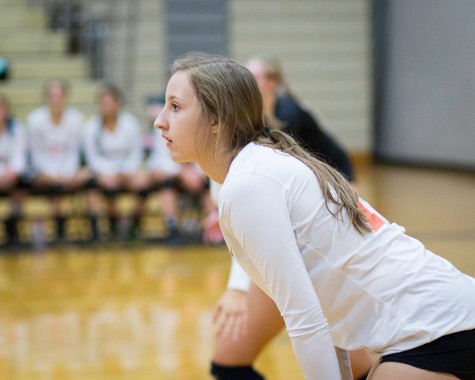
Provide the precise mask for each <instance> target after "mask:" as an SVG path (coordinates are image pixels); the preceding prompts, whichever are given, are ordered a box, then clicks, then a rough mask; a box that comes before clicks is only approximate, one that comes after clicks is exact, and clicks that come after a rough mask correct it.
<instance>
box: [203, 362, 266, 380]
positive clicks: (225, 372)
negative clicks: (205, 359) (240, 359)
mask: <svg viewBox="0 0 475 380" xmlns="http://www.w3.org/2000/svg"><path fill="white" fill-rule="evenodd" d="M210 372H211V374H212V375H213V377H214V378H215V379H216V380H265V377H264V376H262V375H261V374H260V373H259V372H257V371H256V370H255V369H254V368H252V366H250V365H249V366H227V365H219V364H216V363H214V362H212V363H211V370H210Z"/></svg>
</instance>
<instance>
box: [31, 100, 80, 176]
mask: <svg viewBox="0 0 475 380" xmlns="http://www.w3.org/2000/svg"><path fill="white" fill-rule="evenodd" d="M82 126H83V116H82V114H81V112H79V111H78V110H76V109H74V108H71V107H68V108H66V109H65V110H64V112H63V116H62V118H61V121H60V123H59V124H58V125H55V124H53V122H52V120H51V116H50V112H49V110H48V108H47V107H39V108H37V109H36V110H34V111H33V112H32V113H31V114H30V115H29V116H28V138H29V146H30V153H31V164H32V166H33V170H34V172H36V173H41V174H47V175H51V176H60V177H72V176H74V175H75V174H76V172H77V171H78V170H79V166H80V158H81V136H82Z"/></svg>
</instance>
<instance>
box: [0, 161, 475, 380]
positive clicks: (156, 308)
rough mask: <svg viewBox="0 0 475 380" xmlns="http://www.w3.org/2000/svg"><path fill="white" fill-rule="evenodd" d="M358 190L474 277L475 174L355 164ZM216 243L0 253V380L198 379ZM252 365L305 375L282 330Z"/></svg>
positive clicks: (216, 265) (217, 260)
mask: <svg viewBox="0 0 475 380" xmlns="http://www.w3.org/2000/svg"><path fill="white" fill-rule="evenodd" d="M358 178H359V179H360V183H359V191H360V193H361V195H362V196H363V197H364V198H365V199H366V200H368V201H369V202H370V203H372V204H373V206H374V207H375V208H376V209H378V210H379V211H380V212H381V213H382V214H383V215H385V216H386V217H387V218H388V219H389V220H391V221H393V222H397V223H399V224H401V225H403V226H405V227H406V228H407V231H408V233H409V234H411V235H413V236H415V237H417V238H420V239H421V240H422V241H423V242H424V243H425V244H426V246H427V247H428V248H429V249H431V250H433V251H434V252H436V253H438V254H440V255H441V256H444V257H446V258H448V259H449V260H450V261H452V262H453V263H454V264H455V265H456V266H457V267H458V268H460V269H461V270H462V271H464V272H466V273H468V274H470V275H472V276H475V201H474V199H473V198H474V196H475V174H473V173H460V172H448V171H437V170H428V169H415V168H401V167H391V166H367V167H366V166H365V167H359V168H358ZM229 262H230V259H229V255H228V254H227V251H226V249H225V248H224V247H203V246H193V247H186V248H170V247H166V246H164V245H158V244H157V245H155V246H154V245H150V244H148V245H143V244H138V245H136V246H133V247H130V246H119V245H116V246H114V245H107V246H102V247H101V246H96V247H88V248H85V247H76V248H72V247H67V248H62V249H61V248H55V249H54V250H46V251H44V252H42V253H34V252H31V251H28V252H21V253H18V254H15V255H12V254H8V255H7V254H3V255H0V379H2V380H10V379H12V380H13V379H14V380H20V379H22V380H23V379H41V380H43V379H44V380H46V379H48V380H49V379H74V380H86V379H87V380H96V379H101V380H102V379H111V380H112V379H114V380H116V379H123V380H125V379H134V380H148V379H150V380H151V379H154V380H156V379H164V380H202V379H210V377H209V376H208V374H207V371H208V365H209V358H210V356H211V353H212V350H213V331H212V326H211V322H210V319H211V312H212V309H213V306H214V303H215V302H216V300H217V299H218V297H219V296H220V294H221V292H222V291H223V289H224V288H225V284H226V280H227V273H228V268H229ZM256 366H257V368H258V369H259V370H261V371H262V372H263V373H264V374H266V375H267V377H268V379H269V380H289V379H292V380H299V379H303V377H302V375H301V372H300V370H299V369H298V366H297V363H296V361H295V359H294V357H293V353H292V350H291V347H290V344H289V341H288V339H287V337H286V336H285V334H281V335H280V336H279V337H277V338H276V339H275V340H274V341H273V342H272V343H271V344H270V345H269V346H268V347H267V348H266V350H265V351H264V353H263V354H262V355H261V356H260V358H259V360H258V361H257V363H256Z"/></svg>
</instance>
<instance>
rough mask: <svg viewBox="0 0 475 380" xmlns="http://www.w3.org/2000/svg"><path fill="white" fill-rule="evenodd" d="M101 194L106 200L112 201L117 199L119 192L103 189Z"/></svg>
mask: <svg viewBox="0 0 475 380" xmlns="http://www.w3.org/2000/svg"><path fill="white" fill-rule="evenodd" d="M102 193H103V194H104V196H105V197H106V198H107V199H109V200H112V199H114V198H117V195H119V190H117V189H103V190H102Z"/></svg>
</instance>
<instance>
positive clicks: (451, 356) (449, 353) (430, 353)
mask: <svg viewBox="0 0 475 380" xmlns="http://www.w3.org/2000/svg"><path fill="white" fill-rule="evenodd" d="M385 362H398V363H404V364H408V365H411V366H413V367H417V368H421V369H426V370H428V371H434V372H445V373H450V374H452V375H454V376H457V377H458V378H460V379H462V380H475V329H473V330H467V331H460V332H456V333H453V334H449V335H445V336H443V337H441V338H439V339H436V340H434V341H432V342H430V343H427V344H424V345H422V346H419V347H416V348H413V349H411V350H407V351H403V352H397V353H395V354H389V355H384V356H383V357H382V358H381V363H385Z"/></svg>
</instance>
